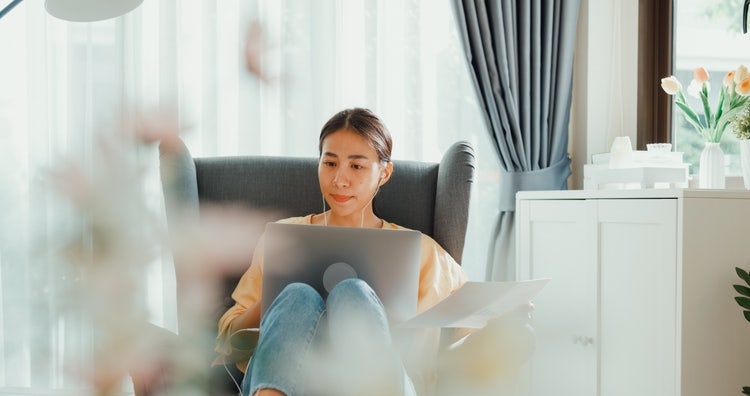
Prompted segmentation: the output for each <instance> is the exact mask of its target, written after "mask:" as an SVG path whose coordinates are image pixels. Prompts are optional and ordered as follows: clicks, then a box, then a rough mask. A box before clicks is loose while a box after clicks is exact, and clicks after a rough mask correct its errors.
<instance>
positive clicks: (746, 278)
mask: <svg viewBox="0 0 750 396" xmlns="http://www.w3.org/2000/svg"><path fill="white" fill-rule="evenodd" d="M734 270H735V271H736V272H737V276H739V277H740V278H741V279H742V280H744V281H745V283H747V284H748V285H750V274H748V273H747V271H745V270H743V269H742V268H740V267H734Z"/></svg>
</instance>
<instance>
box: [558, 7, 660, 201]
mask: <svg viewBox="0 0 750 396" xmlns="http://www.w3.org/2000/svg"><path fill="white" fill-rule="evenodd" d="M637 76H638V2H637V1H634V0H581V10H580V15H579V19H578V34H577V44H576V55H575V64H574V70H573V105H572V110H571V122H570V142H569V152H570V156H571V158H572V160H573V165H572V167H573V168H572V170H573V175H572V177H571V179H570V182H569V184H570V188H572V189H580V188H583V164H585V163H587V162H588V161H589V160H590V158H591V154H595V153H601V152H607V151H609V147H610V145H611V144H612V140H613V139H614V138H615V137H616V136H629V137H630V141H631V142H632V144H633V148H635V144H636V135H637V134H636V125H637V122H636V121H637V119H636V114H637V99H638V98H637V81H636V79H637ZM654 83H655V84H656V83H658V82H654Z"/></svg>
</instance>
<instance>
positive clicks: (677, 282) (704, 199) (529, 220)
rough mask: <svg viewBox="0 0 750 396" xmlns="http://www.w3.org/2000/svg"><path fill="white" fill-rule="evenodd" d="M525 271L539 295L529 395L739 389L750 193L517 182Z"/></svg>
mask: <svg viewBox="0 0 750 396" xmlns="http://www.w3.org/2000/svg"><path fill="white" fill-rule="evenodd" d="M516 211H517V212H516V238H517V239H516V249H517V250H516V255H517V265H518V267H517V274H518V276H519V279H521V280H523V279H534V278H547V277H549V278H552V281H550V283H549V284H548V285H547V286H546V287H545V289H544V290H542V292H541V293H540V294H539V295H538V296H537V297H536V298H535V300H534V304H535V307H536V309H535V313H534V327H535V329H536V335H537V350H536V353H535V355H534V357H533V359H532V362H531V364H530V366H529V378H528V384H527V385H528V387H529V394H531V395H540V396H541V395H545V396H547V395H550V394H555V395H575V396H587V395H602V396H619V395H628V396H632V395H638V396H649V395H653V396H677V395H685V396H687V395H689V396H704V395H739V394H741V391H740V390H741V388H742V386H743V385H747V386H750V323H747V322H746V321H745V320H744V318H743V317H742V312H741V309H740V308H739V306H737V304H736V303H735V301H734V295H735V292H734V290H733V289H732V284H734V283H738V281H739V279H738V278H737V277H736V275H735V272H734V267H737V266H739V267H744V268H750V193H747V192H744V191H741V192H740V191H717V190H631V191H628V190H626V191H554V192H521V193H519V194H518V197H517V207H516Z"/></svg>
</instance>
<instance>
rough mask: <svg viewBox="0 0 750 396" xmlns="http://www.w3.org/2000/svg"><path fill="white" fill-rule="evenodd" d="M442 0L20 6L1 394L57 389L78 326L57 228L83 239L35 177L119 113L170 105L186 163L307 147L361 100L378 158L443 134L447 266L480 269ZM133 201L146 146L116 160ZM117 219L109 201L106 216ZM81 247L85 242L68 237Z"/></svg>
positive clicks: (0, 182) (421, 153)
mask: <svg viewBox="0 0 750 396" xmlns="http://www.w3.org/2000/svg"><path fill="white" fill-rule="evenodd" d="M256 20H257V21H259V22H260V24H261V26H262V27H263V29H264V33H265V36H266V37H265V38H266V41H267V49H266V51H265V53H264V54H265V55H264V58H263V63H264V66H265V67H266V70H268V71H269V73H270V74H271V75H272V76H273V77H274V78H273V79H272V81H271V82H270V83H267V84H266V83H261V82H259V81H258V80H257V79H255V78H254V77H253V76H251V75H250V74H249V73H248V72H247V70H246V69H245V68H244V59H243V54H242V48H243V44H244V37H245V32H246V30H247V29H248V27H249V26H250V24H251V22H252V21H256ZM454 23H455V22H454V16H453V15H452V9H451V6H450V4H449V2H448V1H447V0H440V1H434V0H405V1H398V2H396V1H388V0H380V1H370V0H321V1H305V0H286V1H246V0H222V1H205V0H179V1H178V0H158V1H156V0H145V1H144V2H143V4H142V5H141V6H140V7H139V8H138V9H136V10H135V11H134V12H132V13H130V14H128V15H126V16H123V17H120V18H115V19H112V20H108V21H101V22H95V23H69V22H64V21H61V20H57V19H55V18H53V17H51V16H49V15H47V14H46V13H45V12H44V7H43V4H42V2H41V1H27V2H24V3H22V4H21V5H19V6H18V7H16V8H15V9H14V10H13V11H12V12H11V13H9V14H8V15H6V16H5V17H4V18H3V19H2V20H0V54H1V56H2V61H1V62H0V167H1V168H2V171H0V207H1V208H2V215H0V218H2V220H1V223H0V287H1V289H0V297H1V298H2V300H1V302H0V393H9V392H11V391H10V389H27V390H28V389H68V388H72V387H76V386H79V384H78V383H77V382H76V381H75V380H71V379H69V376H68V375H67V374H69V372H70V369H71V367H67V366H66V365H69V364H70V363H69V360H68V355H71V354H75V353H80V352H81V351H85V350H86V348H88V347H89V346H88V345H89V344H90V341H89V340H88V338H89V337H88V336H89V334H88V333H87V331H88V330H86V329H87V326H86V325H85V324H84V323H83V322H82V321H81V320H80V319H79V318H74V317H70V316H69V315H68V316H66V315H65V314H63V313H62V312H63V307H62V306H61V305H62V303H61V302H60V301H57V300H56V298H55V296H56V295H57V294H56V288H57V287H58V284H61V283H65V282H64V281H65V280H69V279H68V277H70V276H75V274H70V273H66V271H65V270H62V269H60V268H59V267H57V263H58V261H59V260H58V258H57V257H56V256H55V255H56V254H57V253H56V252H58V250H57V247H58V245H59V243H60V241H59V238H58V236H59V235H60V234H61V233H62V234H66V233H67V234H75V233H76V232H85V229H84V228H81V226H80V222H79V221H78V219H76V216H75V213H73V212H72V211H71V210H70V209H69V208H68V207H66V206H65V205H61V204H60V203H59V199H57V197H56V196H55V194H54V193H52V192H50V191H49V189H48V188H46V186H45V177H44V170H45V169H50V168H52V169H55V168H58V167H59V165H60V164H61V162H62V161H64V160H70V159H71V158H72V159H73V160H75V161H77V162H79V163H81V164H83V165H84V166H85V167H88V168H86V169H96V168H97V167H98V166H99V165H100V164H98V163H97V161H100V160H101V153H100V152H99V150H100V147H99V146H98V145H97V141H98V140H99V139H100V138H101V137H102V136H108V135H112V134H114V133H115V130H117V129H118V128H115V127H114V126H116V125H119V124H118V123H117V120H118V119H120V116H121V115H122V114H123V108H127V109H128V110H127V111H125V112H124V114H126V115H127V114H132V112H133V110H136V111H140V110H144V111H146V110H152V109H173V110H176V113H177V116H178V119H179V123H180V126H181V128H182V129H183V131H184V135H183V138H184V139H185V141H186V143H187V145H188V147H189V148H190V149H191V151H192V152H193V154H194V155H195V156H208V155H237V154H273V155H294V156H315V155H317V135H318V132H319V129H320V127H321V126H322V124H323V123H324V122H325V120H327V119H328V118H329V117H330V116H331V115H332V114H334V113H335V112H337V111H338V110H341V109H343V108H347V107H353V106H364V107H368V108H371V109H372V110H374V111H375V112H376V113H377V114H379V115H381V116H382V118H383V119H384V121H385V122H386V124H387V125H388V126H389V128H390V130H391V132H392V134H393V137H394V142H395V144H394V146H395V147H394V157H395V158H397V159H412V160H424V161H437V160H439V158H440V157H441V155H442V152H443V151H444V150H445V149H446V148H447V147H448V146H449V145H450V144H451V143H453V142H455V141H457V140H468V141H470V142H472V143H473V144H474V147H475V148H476V149H477V151H478V155H479V156H478V160H479V164H478V165H479V167H478V172H477V176H478V177H477V183H476V187H475V191H474V194H473V202H472V208H471V218H470V221H469V232H468V237H467V243H466V247H465V253H464V260H463V262H464V266H465V268H466V269H467V272H468V273H469V275H470V277H471V278H473V279H477V280H478V279H481V278H482V277H483V276H484V265H485V263H486V258H485V257H486V253H487V249H488V246H489V244H488V242H489V241H488V238H489V235H490V230H489V227H490V226H491V225H489V224H484V223H485V222H483V221H482V219H483V218H488V217H490V216H494V215H495V214H496V209H495V207H496V202H497V196H498V194H497V191H496V190H497V189H496V184H495V181H496V180H497V174H496V169H499V168H498V166H497V163H496V161H497V160H496V159H495V158H494V155H493V153H492V151H491V150H489V149H488V147H490V146H489V144H488V143H487V142H485V140H484V139H486V136H487V133H486V132H485V131H484V130H483V128H484V125H483V122H482V119H481V117H480V116H479V113H478V110H477V103H476V98H475V92H474V91H473V88H472V85H471V84H470V81H469V77H468V73H467V70H466V66H465V64H464V61H463V58H462V54H461V51H462V48H461V44H460V42H459V40H458V38H457V35H456V32H455V28H454ZM129 161H132V162H133V163H135V164H137V165H138V167H139V168H141V169H143V170H144V171H143V180H142V182H141V183H140V184H139V188H140V191H138V193H139V194H140V196H142V197H144V199H145V202H146V205H147V208H148V209H150V210H153V212H154V213H157V214H159V213H161V211H162V201H161V200H162V197H161V194H160V187H159V183H158V176H157V173H158V169H157V168H158V160H157V154H156V152H155V148H154V147H151V148H149V149H147V150H140V151H137V152H133V153H132V158H130V159H129ZM113 210H114V211H117V210H118V208H113ZM84 239H85V238H84ZM162 256H163V257H164V259H163V260H155V261H154V263H153V265H151V266H150V267H149V269H148V271H146V273H145V274H143V276H144V278H146V280H147V282H146V284H147V285H148V290H146V293H147V296H148V297H147V300H148V301H147V302H148V307H149V312H150V318H151V320H152V321H153V322H154V323H156V324H158V325H162V326H164V327H166V328H168V329H175V328H176V313H175V306H174V280H173V274H172V271H171V263H170V260H169V255H168V253H166V252H165V253H164V254H163V255H162Z"/></svg>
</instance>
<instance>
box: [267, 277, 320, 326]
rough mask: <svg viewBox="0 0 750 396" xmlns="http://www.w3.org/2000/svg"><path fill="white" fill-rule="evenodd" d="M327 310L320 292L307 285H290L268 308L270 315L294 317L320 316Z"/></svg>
mask: <svg viewBox="0 0 750 396" xmlns="http://www.w3.org/2000/svg"><path fill="white" fill-rule="evenodd" d="M324 310H325V302H324V301H323V298H322V297H321V296H320V294H318V292H317V291H316V290H315V289H314V288H312V287H311V286H310V285H307V284H305V283H290V284H289V285H287V286H286V287H284V289H283V290H282V291H281V293H279V295H278V296H276V299H274V300H273V303H272V304H271V306H270V307H269V308H268V312H266V314H265V315H264V318H265V317H267V316H268V315H267V314H268V313H270V312H274V314H283V313H289V314H290V315H293V316H300V315H305V314H310V315H313V316H318V315H320V313H321V312H322V311H324Z"/></svg>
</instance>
